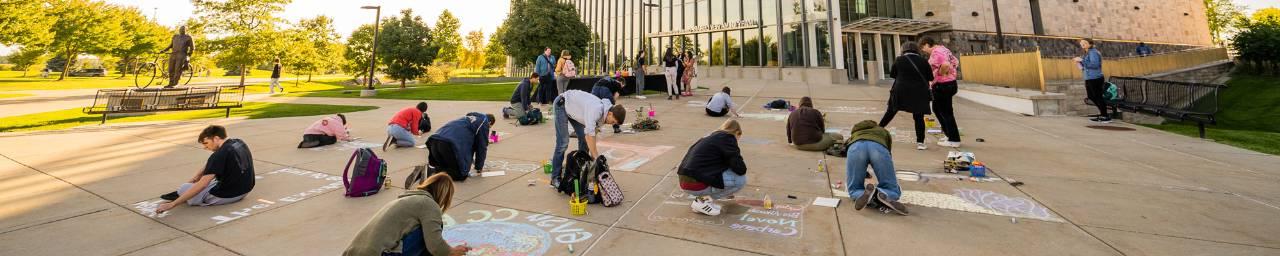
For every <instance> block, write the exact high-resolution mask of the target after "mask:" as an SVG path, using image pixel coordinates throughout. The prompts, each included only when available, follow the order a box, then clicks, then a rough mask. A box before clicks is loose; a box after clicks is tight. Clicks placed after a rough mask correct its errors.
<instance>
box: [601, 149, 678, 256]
mask: <svg viewBox="0 0 1280 256" xmlns="http://www.w3.org/2000/svg"><path fill="white" fill-rule="evenodd" d="M676 168H679V167H676ZM676 168H672V170H670V171H667V175H663V176H662V179H661V180H658V183H654V184H653V186H652V187H649V191H648V192H644V195H641V196H640V199H637V200H636V202H635V203H633V204H631V207H630V208H627V211H626V212H623V213H622V215H620V216H618V219H616V220H614V221H613V224H609V228H606V229H605V230H604V233H600V238H604V236H605V235H608V234H609V231H613V228H614V227H617V226H618V222H622V218H625V217H627V215H630V214H631V210H635V209H636V206H640V202H643V201H644V199H645V198H646V197H649V194H652V193H653V190H655V189H658V186H661V185H662V184H663V183H664V182H666V181H667V178H669V177H671V174H672V173H675V172H676V170H675V169H676ZM600 238H596V240H595V241H591V245H589V246H587V249H586V250H583V251H582V254H583V255H586V254H587V253H590V252H591V249H594V248H595V247H596V244H597V243H600Z"/></svg>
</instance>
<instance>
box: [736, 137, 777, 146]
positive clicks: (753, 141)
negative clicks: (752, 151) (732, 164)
mask: <svg viewBox="0 0 1280 256" xmlns="http://www.w3.org/2000/svg"><path fill="white" fill-rule="evenodd" d="M738 142H741V143H742V144H750V145H769V144H773V140H771V139H765V138H756V137H747V136H742V138H741V139H738Z"/></svg>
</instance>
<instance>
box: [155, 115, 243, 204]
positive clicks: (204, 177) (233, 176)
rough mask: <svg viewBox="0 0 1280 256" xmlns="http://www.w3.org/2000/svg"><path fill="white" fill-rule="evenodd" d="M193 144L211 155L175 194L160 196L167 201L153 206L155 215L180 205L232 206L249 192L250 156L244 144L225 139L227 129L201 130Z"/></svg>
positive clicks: (208, 128)
mask: <svg viewBox="0 0 1280 256" xmlns="http://www.w3.org/2000/svg"><path fill="white" fill-rule="evenodd" d="M196 141H197V142H200V145H201V146H203V147H204V149H205V150H209V151H213V154H211V155H209V160H208V161H207V162H205V164H204V168H202V169H200V171H197V172H196V175H195V177H191V179H189V180H187V182H186V183H184V184H182V186H179V187H178V191H175V192H170V193H168V194H165V195H162V196H160V199H164V200H168V201H169V202H168V203H165V204H161V205H160V206H159V207H156V213H163V212H166V211H169V210H172V209H173V208H176V207H178V206H179V205H181V204H182V203H186V204H187V205H191V206H211V205H223V204H229V203H234V202H237V201H240V199H244V196H245V195H247V194H249V191H251V190H253V184H254V177H255V176H254V174H253V155H252V154H251V153H250V152H249V146H248V145H245V144H244V141H241V140H240V139H227V128H223V127H222V126H217V125H210V126H209V127H206V128H204V131H201V132H200V136H198V137H196Z"/></svg>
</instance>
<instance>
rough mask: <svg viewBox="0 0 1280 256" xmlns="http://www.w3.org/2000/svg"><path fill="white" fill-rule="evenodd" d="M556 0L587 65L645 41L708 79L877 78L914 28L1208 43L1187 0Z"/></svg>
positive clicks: (1066, 43) (969, 45) (617, 60)
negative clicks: (587, 33)
mask: <svg viewBox="0 0 1280 256" xmlns="http://www.w3.org/2000/svg"><path fill="white" fill-rule="evenodd" d="M559 1H561V2H564V3H569V4H572V5H574V6H575V7H577V11H578V15H579V17H580V18H581V19H582V20H583V21H584V22H585V23H586V24H587V26H588V27H589V28H590V29H591V35H592V39H591V42H590V43H589V46H588V48H587V52H586V53H583V54H578V56H583V55H585V58H581V57H580V61H581V62H583V63H581V64H580V66H582V67H581V68H580V69H582V70H585V71H587V73H605V72H612V71H619V70H627V69H629V68H632V66H633V65H632V63H634V61H635V56H636V54H637V52H638V51H639V50H641V49H644V50H645V51H646V52H648V53H649V54H648V59H647V62H648V63H649V64H650V65H649V69H648V70H649V71H651V72H654V71H658V70H660V69H659V68H657V65H658V64H659V62H660V60H661V58H662V57H663V55H665V54H666V53H667V51H671V52H675V53H679V52H687V53H691V54H692V55H693V56H694V57H695V58H697V60H698V63H699V71H700V72H699V73H700V75H705V76H710V77H731V78H758V79H778V80H788V81H808V82H832V83H840V82H844V81H849V80H862V79H868V78H882V77H883V76H884V74H885V73H887V70H888V67H889V66H891V65H892V61H893V59H894V56H896V55H897V53H898V52H900V49H899V48H900V45H901V43H903V42H908V41H914V40H917V39H918V38H920V37H921V36H930V37H935V38H937V39H939V40H940V41H941V42H943V43H944V44H946V45H948V46H949V47H950V48H952V49H953V50H954V51H956V52H959V53H961V54H971V53H982V52H995V51H1001V50H1003V51H1020V50H1033V49H1040V50H1041V51H1042V52H1044V54H1045V55H1046V56H1072V55H1075V54H1078V51H1079V50H1078V49H1076V48H1075V46H1074V41H1075V40H1076V39H1078V38H1094V39H1098V40H1102V41H1104V43H1102V44H1101V45H1102V49H1103V50H1104V55H1106V56H1114V57H1119V56H1126V55H1129V54H1131V52H1132V51H1133V49H1134V47H1135V46H1136V44H1137V43H1138V42H1147V44H1149V45H1151V46H1152V47H1153V48H1155V49H1156V51H1157V52H1161V51H1175V50H1181V49H1187V48H1195V47H1203V46H1208V45H1210V44H1211V42H1210V37H1209V32H1208V25H1207V22H1206V18H1205V14H1204V6H1203V2H1202V1H1196V0H1108V1H1091V0H1084V1H1081V0H559ZM993 4H995V5H993ZM997 17H998V18H999V22H998V23H997V21H996V19H997ZM996 24H999V25H1000V26H998V27H999V28H997V25H996ZM997 32H998V33H997ZM1001 47H1003V49H1002V48H1001Z"/></svg>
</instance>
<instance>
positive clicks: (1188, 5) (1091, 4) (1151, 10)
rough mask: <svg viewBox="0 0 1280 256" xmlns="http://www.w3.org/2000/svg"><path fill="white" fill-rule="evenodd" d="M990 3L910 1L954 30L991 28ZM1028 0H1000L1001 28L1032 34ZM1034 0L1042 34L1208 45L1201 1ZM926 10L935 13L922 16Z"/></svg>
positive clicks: (918, 12) (916, 10)
mask: <svg viewBox="0 0 1280 256" xmlns="http://www.w3.org/2000/svg"><path fill="white" fill-rule="evenodd" d="M991 2H992V1H989V0H915V1H912V6H913V8H912V12H913V13H912V16H914V18H915V19H920V20H929V21H940V22H946V23H948V24H951V29H952V30H956V31H969V32H991V33H994V32H995V30H996V29H995V17H994V10H993V8H992V6H991ZM1032 2H1033V1H1001V2H1000V24H1001V29H1002V30H1003V31H1004V33H1006V34H1021V35H1036V33H1035V29H1034V26H1033V23H1032V13H1031V3H1032ZM1034 2H1038V3H1039V7H1040V17H1041V24H1042V25H1043V28H1044V31H1043V32H1044V34H1043V35H1047V36H1054V37H1071V38H1080V37H1088V38H1095V39H1105V40H1112V41H1128V42H1135V43H1136V42H1138V41H1146V42H1152V43H1157V44H1172V45H1202V46H1203V45H1210V44H1212V41H1211V39H1210V36H1209V27H1208V22H1206V20H1207V18H1206V17H1205V14H1204V3H1203V1H1199V0H1106V1H1089V0H1086V1H1073V0H1035V1H1034ZM1135 7H1136V9H1135ZM930 12H932V13H933V16H927V15H926V14H927V13H930ZM973 13H977V14H978V15H977V16H974V15H973ZM1129 49H1130V50H1132V49H1133V48H1129Z"/></svg>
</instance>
